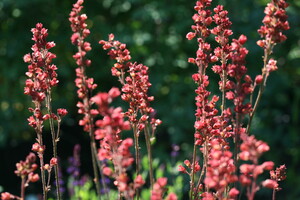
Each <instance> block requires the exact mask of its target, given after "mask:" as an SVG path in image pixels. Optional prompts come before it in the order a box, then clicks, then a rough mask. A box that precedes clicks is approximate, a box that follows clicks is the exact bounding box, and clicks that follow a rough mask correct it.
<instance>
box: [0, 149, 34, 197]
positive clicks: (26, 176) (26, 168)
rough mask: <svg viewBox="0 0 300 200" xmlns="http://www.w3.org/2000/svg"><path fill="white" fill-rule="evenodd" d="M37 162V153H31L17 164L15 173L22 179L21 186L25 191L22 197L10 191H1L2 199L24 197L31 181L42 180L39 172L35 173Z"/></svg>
mask: <svg viewBox="0 0 300 200" xmlns="http://www.w3.org/2000/svg"><path fill="white" fill-rule="evenodd" d="M35 162H36V155H35V154H34V153H29V155H28V156H27V157H26V160H25V161H22V160H21V161H20V162H18V163H17V164H16V168H17V169H16V170H15V174H16V175H17V176H19V177H20V178H21V179H22V184H21V188H22V190H23V191H24V192H23V193H21V195H22V197H18V196H15V195H12V194H10V193H8V192H3V193H1V200H11V199H22V198H24V196H23V195H25V188H26V187H28V186H29V183H34V182H37V181H39V180H40V176H39V174H37V173H35V171H36V170H37V168H38V165H37V164H36V163H35Z"/></svg>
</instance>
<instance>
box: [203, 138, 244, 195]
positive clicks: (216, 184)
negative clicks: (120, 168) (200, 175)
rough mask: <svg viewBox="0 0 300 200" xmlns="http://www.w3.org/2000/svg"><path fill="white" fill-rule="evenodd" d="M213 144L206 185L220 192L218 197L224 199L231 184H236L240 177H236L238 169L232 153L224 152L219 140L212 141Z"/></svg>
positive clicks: (205, 180)
mask: <svg viewBox="0 0 300 200" xmlns="http://www.w3.org/2000/svg"><path fill="white" fill-rule="evenodd" d="M211 144H212V149H211V150H210V153H209V158H208V167H207V171H206V176H205V179H204V183H205V185H206V186H207V187H208V188H211V189H214V190H215V191H218V193H217V194H216V195H218V197H219V199H222V197H223V194H224V191H225V189H226V188H227V187H228V185H229V184H231V183H234V182H236V181H237V180H238V177H237V176H236V175H235V170H236V167H235V165H234V161H233V159H232V153H231V152H230V151H224V150H222V145H220V144H219V141H218V140H217V139H214V140H213V141H211Z"/></svg>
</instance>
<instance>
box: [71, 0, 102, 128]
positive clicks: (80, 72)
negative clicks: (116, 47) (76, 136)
mask: <svg viewBox="0 0 300 200" xmlns="http://www.w3.org/2000/svg"><path fill="white" fill-rule="evenodd" d="M83 2H84V1H83V0H78V1H77V2H76V3H75V4H73V8H72V11H71V13H70V17H69V21H70V22H71V28H72V31H73V35H72V37H71V42H72V44H73V45H75V46H77V48H78V52H77V53H76V54H74V55H73V58H74V59H75V60H76V64H77V65H78V68H76V76H77V78H76V79H75V84H76V86H77V88H78V90H77V95H78V98H79V99H81V101H79V102H78V103H77V107H78V113H79V114H83V115H84V117H83V119H82V120H80V122H79V125H81V126H83V127H84V131H86V132H90V131H91V129H92V127H93V119H92V118H93V116H92V114H91V105H90V101H89V99H90V94H91V93H92V91H93V90H94V89H95V88H96V87H97V85H96V84H95V83H94V79H93V78H89V77H87V76H86V73H85V69H86V67H89V66H90V65H91V63H92V62H91V60H89V59H87V58H86V53H87V52H89V51H91V49H92V48H91V45H90V43H89V42H86V41H85V39H86V37H87V36H89V34H90V30H89V29H88V28H87V24H86V20H87V16H86V15H85V14H81V10H82V8H83V6H82V4H83Z"/></svg>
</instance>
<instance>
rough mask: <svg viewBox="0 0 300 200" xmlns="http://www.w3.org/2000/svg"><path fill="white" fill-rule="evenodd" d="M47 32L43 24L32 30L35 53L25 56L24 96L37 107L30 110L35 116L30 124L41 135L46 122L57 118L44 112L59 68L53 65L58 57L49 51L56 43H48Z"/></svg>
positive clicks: (29, 119) (55, 82) (56, 82)
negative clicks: (43, 109)
mask: <svg viewBox="0 0 300 200" xmlns="http://www.w3.org/2000/svg"><path fill="white" fill-rule="evenodd" d="M47 31H48V30H47V29H45V28H43V25H42V24H41V23H38V24H36V27H35V28H33V29H31V32H32V33H33V37H32V40H33V41H34V42H35V44H34V45H33V46H32V47H31V49H32V50H33V53H31V54H26V55H25V56H24V62H26V63H29V65H28V71H27V72H26V75H27V77H28V79H27V80H26V82H25V88H24V94H26V95H29V96H31V98H32V101H33V103H34V105H35V108H29V111H30V112H32V113H33V115H32V116H30V117H29V118H28V122H29V125H30V126H31V127H33V128H34V129H35V130H36V131H37V132H39V133H42V125H43V122H44V120H46V119H49V117H52V118H55V117H56V115H54V114H53V116H47V115H46V114H43V112H42V108H43V107H42V103H43V102H44V100H45V98H46V96H47V95H49V91H50V90H51V88H52V87H54V86H56V85H57V84H58V80H57V73H56V70H57V67H56V66H55V65H54V64H51V63H52V59H54V58H56V55H55V54H53V53H51V52H50V51H49V50H50V49H51V48H53V47H54V46H55V43H54V42H47V41H46V39H47V36H48V32H47Z"/></svg>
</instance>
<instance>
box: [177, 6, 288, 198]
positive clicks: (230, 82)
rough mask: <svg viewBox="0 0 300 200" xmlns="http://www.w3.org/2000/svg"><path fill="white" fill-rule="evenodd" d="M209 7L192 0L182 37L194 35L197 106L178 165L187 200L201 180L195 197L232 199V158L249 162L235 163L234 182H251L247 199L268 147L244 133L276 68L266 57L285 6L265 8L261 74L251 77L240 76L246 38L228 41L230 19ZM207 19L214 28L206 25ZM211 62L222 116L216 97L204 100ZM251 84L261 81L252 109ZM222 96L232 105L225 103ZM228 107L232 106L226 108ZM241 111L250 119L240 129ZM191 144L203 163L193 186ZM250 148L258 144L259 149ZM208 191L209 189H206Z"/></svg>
mask: <svg viewBox="0 0 300 200" xmlns="http://www.w3.org/2000/svg"><path fill="white" fill-rule="evenodd" d="M210 5H211V0H200V1H197V2H196V6H195V7H194V9H195V10H196V12H197V13H196V14H194V16H193V17H192V19H193V21H194V25H192V27H191V28H192V30H193V31H192V32H189V33H188V34H187V35H186V38H187V39H188V40H191V39H193V38H195V37H196V38H197V42H198V50H197V52H196V58H189V59H188V61H189V62H190V63H193V64H196V66H197V67H198V73H196V74H193V75H192V78H193V80H194V81H195V83H196V84H197V89H196V90H195V92H196V98H195V100H196V107H197V109H196V114H195V116H196V121H195V124H194V127H195V134H194V139H195V143H194V145H195V146H194V153H193V162H192V163H191V162H190V161H188V160H186V161H185V162H184V164H185V166H186V167H183V166H182V165H180V166H179V171H181V172H183V173H187V174H188V175H189V176H190V178H191V182H190V190H191V193H190V195H191V198H192V199H194V198H195V199H197V198H198V192H200V193H201V191H203V188H202V184H201V183H202V182H204V184H205V187H206V189H205V192H203V193H201V197H199V198H203V199H214V196H215V197H217V198H219V199H224V198H225V199H227V198H229V199H231V198H232V199H235V198H236V197H237V195H238V194H239V191H238V190H237V189H236V188H234V187H233V188H232V189H231V190H230V192H229V191H227V189H228V188H227V186H228V185H229V184H232V183H234V184H235V182H237V181H238V177H237V175H236V174H237V169H238V165H237V164H238V162H237V161H238V159H239V158H240V159H241V160H251V161H252V163H253V164H243V165H241V166H240V170H241V173H242V174H241V176H240V179H239V181H240V182H241V183H242V185H244V186H247V187H248V186H249V185H251V188H250V187H248V192H247V196H248V197H249V198H250V197H251V198H252V197H254V194H255V192H256V191H257V190H258V188H259V187H258V185H257V184H256V180H257V179H256V178H257V176H258V175H260V174H261V173H262V172H263V171H264V170H271V169H272V168H273V165H274V163H273V162H265V163H263V164H261V165H259V164H258V158H259V157H260V156H261V154H262V153H264V152H265V151H267V150H268V146H267V145H266V143H263V142H262V141H257V140H256V139H255V138H254V137H253V136H248V135H247V133H248V131H249V130H248V129H249V126H250V125H251V120H252V118H253V115H254V112H255V109H256V108H257V104H258V101H259V100H260V97H261V93H262V90H263V86H264V85H265V81H266V77H267V76H268V74H269V72H271V71H275V70H276V69H277V66H276V61H275V60H274V59H270V58H269V57H268V56H269V55H270V54H271V52H272V48H273V47H274V45H275V44H276V43H278V42H282V41H284V40H285V39H286V37H285V36H284V35H283V34H282V31H283V30H287V29H289V26H288V22H287V21H286V19H287V16H286V14H285V10H284V9H285V8H286V7H287V5H288V4H287V3H286V2H285V1H284V0H279V1H272V3H270V4H268V7H267V8H266V10H265V13H266V15H267V16H266V17H265V19H264V21H263V22H264V25H265V26H263V27H261V29H260V30H259V33H260V35H261V36H262V37H265V38H266V39H265V40H263V41H260V42H259V43H266V44H268V46H266V47H264V48H265V57H264V63H265V65H264V67H263V74H262V75H258V76H256V78H255V81H253V80H252V79H251V77H250V76H249V75H247V74H246V73H247V68H246V62H245V58H246V55H247V54H248V50H247V49H246V48H245V47H244V44H245V43H246V41H247V37H246V36H245V35H241V36H240V37H239V38H238V39H233V40H232V42H230V40H229V36H231V35H232V34H233V32H232V30H231V29H230V28H231V24H232V23H231V21H230V20H229V18H228V12H227V11H226V10H224V7H223V6H221V5H217V6H216V7H215V8H214V14H213V15H212V11H210V10H209V9H208V7H209V6H210ZM213 23H214V24H215V27H211V25H212V24H213ZM211 34H213V35H215V41H216V42H217V43H218V44H219V47H216V48H215V49H214V50H212V48H211V45H210V44H209V43H208V42H207V41H206V40H207V38H208V37H209V36H210V35H211ZM212 52H213V53H212ZM217 61H220V64H215V65H213V66H212V70H213V71H214V72H215V73H216V74H218V75H219V76H220V81H219V88H220V90H221V91H222V96H221V98H222V102H221V111H222V112H221V113H222V114H221V115H220V116H219V115H218V112H219V111H218V109H217V108H216V104H217V103H218V100H219V96H217V95H214V96H212V97H211V98H210V95H211V93H210V91H209V90H208V85H209V77H208V75H207V74H206V70H207V68H208V67H209V65H210V64H211V63H214V62H217ZM257 85H261V87H260V91H259V93H258V95H257V99H256V102H255V106H254V108H253V107H252V98H253V91H254V89H255V87H256V86H257ZM262 85H263V86H262ZM249 97H250V98H249ZM248 98H249V99H250V101H249V100H248ZM226 99H227V100H229V101H232V102H233V103H230V104H229V105H227V107H226V101H227V100H226ZM232 105H233V108H232V107H231V106H232ZM247 115H249V116H250V119H249V123H248V127H247V129H246V128H243V125H244V124H243V122H244V119H245V116H247ZM240 137H242V139H243V144H242V145H241V147H240V149H241V153H239V154H238V152H239V145H240ZM228 139H233V143H234V145H235V146H234V148H236V151H234V152H235V153H234V154H233V153H231V152H230V151H229V149H230V147H229V143H228V142H229V141H230V140H228ZM197 145H199V146H202V147H201V148H200V150H201V152H202V154H203V167H202V170H201V173H200V177H199V178H198V183H197V185H194V183H195V173H196V172H199V171H200V165H199V163H198V161H196V154H197V149H196V146H197ZM251 145H252V146H251ZM253 146H256V147H259V149H256V148H254V147H253ZM238 156H239V158H238ZM196 166H199V167H196ZM188 169H190V170H188ZM202 179H203V180H202ZM273 180H274V179H273ZM273 180H271V179H268V180H265V181H264V182H262V185H263V186H266V187H270V185H271V184H273V185H272V188H274V187H275V185H276V184H277V183H276V181H273ZM253 188H254V189H253ZM211 191H215V192H213V193H211ZM225 191H226V192H225ZM227 192H229V193H227ZM226 194H227V196H226Z"/></svg>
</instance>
